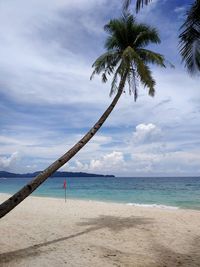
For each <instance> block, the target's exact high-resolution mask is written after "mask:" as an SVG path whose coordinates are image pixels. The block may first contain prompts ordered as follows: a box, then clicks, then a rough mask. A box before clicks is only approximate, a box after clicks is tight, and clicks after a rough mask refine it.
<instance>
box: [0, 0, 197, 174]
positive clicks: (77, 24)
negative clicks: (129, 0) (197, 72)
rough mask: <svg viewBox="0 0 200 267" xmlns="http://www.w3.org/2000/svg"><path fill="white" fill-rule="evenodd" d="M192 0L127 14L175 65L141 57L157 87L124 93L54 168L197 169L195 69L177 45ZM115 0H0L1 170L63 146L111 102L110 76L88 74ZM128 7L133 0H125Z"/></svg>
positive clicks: (40, 160)
mask: <svg viewBox="0 0 200 267" xmlns="http://www.w3.org/2000/svg"><path fill="white" fill-rule="evenodd" d="M190 4H191V1H171V0H154V1H153V2H152V3H151V4H150V5H149V6H148V7H145V8H144V9H143V10H142V11H141V12H140V13H139V14H137V16H136V18H137V20H138V21H139V22H145V23H148V24H149V25H151V26H153V27H156V28H157V29H158V31H159V33H160V37H161V40H162V42H161V44H160V45H153V46H151V47H150V48H151V49H152V50H154V51H157V52H159V53H162V54H163V55H165V57H166V58H167V60H169V61H170V62H171V63H173V64H174V66H175V68H171V67H170V66H168V67H167V68H166V69H160V68H158V67H155V66H150V67H151V69H152V72H153V76H154V78H155V80H156V95H155V97H154V98H152V97H149V96H148V94H147V91H146V90H145V89H144V88H143V87H142V86H140V88H139V89H140V90H139V96H138V99H137V102H134V97H133V96H130V95H129V94H128V91H127V93H124V94H123V95H122V97H121V99H120V100H119V102H118V104H117V106H116V107H115V109H114V111H113V112H112V113H111V115H110V116H109V118H108V119H107V121H106V122H105V124H104V125H103V126H102V128H101V129H100V130H99V132H98V133H97V134H96V136H94V138H93V139H92V140H91V141H90V142H89V143H88V144H87V145H86V146H85V147H84V148H83V149H82V150H81V151H80V152H79V153H78V154H77V155H75V156H74V157H73V158H72V159H71V160H70V161H69V162H68V163H67V164H65V166H64V167H62V168H61V169H60V170H61V171H81V172H89V173H101V174H114V175H116V176H122V177H123V176H124V177H125V176H137V177H139V176H141V177H142V176H147V177H148V176H193V175H195V176H197V175H200V140H199V133H200V124H199V121H200V88H199V81H200V77H199V76H193V77H191V76H190V75H189V74H188V73H187V71H186V69H185V68H184V64H182V63H181V58H180V56H179V54H178V33H179V32H178V30H179V28H180V25H181V24H182V22H183V20H184V16H185V12H186V10H187V8H188V7H189V5H190ZM121 7H122V1H121V0H74V1H68V0H56V1H53V0H42V1H41V0H29V1H27V0H15V1H11V0H1V2H0V25H1V30H0V170H4V171H10V172H17V173H28V172H33V171H38V170H43V169H44V168H46V167H48V165H50V164H51V163H52V162H53V161H54V160H56V159H57V158H58V157H60V156H61V155H63V154H64V153H65V152H66V151H67V150H68V149H70V148H71V146H73V145H74V144H75V143H76V142H77V141H78V140H79V139H80V138H81V137H82V136H83V135H84V134H85V133H86V132H87V131H88V130H89V129H90V127H92V126H93V125H94V123H95V122H96V121H97V120H98V118H99V117H100V116H101V114H102V113H103V112H104V111H105V109H106V108H107V107H108V105H109V104H110V103H111V101H112V98H110V97H109V90H110V81H111V79H110V80H109V81H108V83H106V84H103V83H102V82H101V80H100V78H99V77H95V78H94V79H93V80H92V81H90V75H91V73H92V64H93V62H94V61H95V59H96V58H97V57H98V56H99V55H101V54H102V53H103V52H104V51H105V50H104V42H105V38H106V36H107V35H106V33H105V32H104V30H103V26H104V25H105V24H106V23H107V22H108V21H109V20H110V19H112V18H117V17H120V16H121V13H122V10H121ZM131 11H132V12H134V1H133V5H132V6H131Z"/></svg>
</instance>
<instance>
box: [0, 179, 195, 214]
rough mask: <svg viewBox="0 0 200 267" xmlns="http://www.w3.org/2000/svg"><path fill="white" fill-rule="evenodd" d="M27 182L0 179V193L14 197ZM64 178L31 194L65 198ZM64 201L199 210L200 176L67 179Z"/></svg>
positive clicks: (51, 180) (50, 181)
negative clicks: (89, 201)
mask: <svg viewBox="0 0 200 267" xmlns="http://www.w3.org/2000/svg"><path fill="white" fill-rule="evenodd" d="M29 180H30V179H28V178H27V179H26V178H7V179H5V178H0V193H10V194H13V193H15V192H16V191H17V190H19V189H20V188H21V187H22V186H23V185H25V184H26V183H27V181H29ZM63 182H64V179H63V178H49V179H48V180H47V181H45V182H44V183H43V184H42V185H41V186H40V187H39V188H38V189H37V190H36V191H35V192H33V194H32V195H35V196H44V197H55V198H64V189H63V188H62V187H63ZM67 198H78V199H90V200H98V201H108V202H118V203H126V204H129V205H147V206H157V205H158V206H163V207H165V206H168V207H171V208H172V207H178V208H189V209H199V210H200V177H199V178H197V177H190V178H183V177H182V178H181V177H179V178H177V177H174V178H131V177H130V178H123V177H120V178H102V177H100V178H96V177H95V178H67Z"/></svg>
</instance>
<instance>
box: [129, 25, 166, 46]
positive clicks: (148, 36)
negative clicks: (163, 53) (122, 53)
mask: <svg viewBox="0 0 200 267" xmlns="http://www.w3.org/2000/svg"><path fill="white" fill-rule="evenodd" d="M137 32H138V35H137V38H136V39H135V41H134V44H135V45H136V46H140V47H141V46H147V45H148V44H149V43H155V44H159V43H160V42H161V40H160V38H159V35H158V31H157V30H156V29H155V28H153V27H150V26H148V25H146V24H140V25H138V27H137Z"/></svg>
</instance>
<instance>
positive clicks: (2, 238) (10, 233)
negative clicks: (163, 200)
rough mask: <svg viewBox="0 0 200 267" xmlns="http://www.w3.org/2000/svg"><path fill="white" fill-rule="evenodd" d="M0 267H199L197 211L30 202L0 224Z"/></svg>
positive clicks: (31, 199) (199, 218) (199, 221)
mask: <svg viewBox="0 0 200 267" xmlns="http://www.w3.org/2000/svg"><path fill="white" fill-rule="evenodd" d="M7 197H8V196H7V195H3V194H0V202H2V201H3V200H5V199H6V198H7ZM0 266H1V267H2V266H12V267H16V266H20V267H22V266H31V267H32V266H42V267H45V266H48V267H49V266H54V267H55V266H59V267H60V266H70V267H71V266H79V267H80V266H87V267H88V266H95V267H102V266H104V267H107V266H123V267H124V266H133V267H138V266H141V267H147V266H148V267H150V266H152V267H157V266H162V267H164V266H170V267H174V266H187V267H193V266H196V267H197V266H198V267H199V266H200V211H192V210H181V209H178V210H170V209H169V210H168V209H160V208H144V207H134V206H128V205H125V204H115V203H103V202H95V201H82V200H67V202H66V203H65V202H64V200H62V199H53V198H39V197H29V198H27V199H26V200H25V201H24V202H22V203H21V204H20V205H19V206H18V207H17V208H16V209H14V210H13V211H12V212H10V213H9V214H8V215H7V216H5V217H4V218H2V219H1V220H0Z"/></svg>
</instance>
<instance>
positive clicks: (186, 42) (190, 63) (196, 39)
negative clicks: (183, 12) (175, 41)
mask: <svg viewBox="0 0 200 267" xmlns="http://www.w3.org/2000/svg"><path fill="white" fill-rule="evenodd" d="M181 30H182V32H181V34H180V35H179V40H180V42H179V43H180V54H181V56H182V61H183V62H185V67H186V68H187V70H188V71H189V72H190V73H191V74H194V73H196V72H197V71H200V0H196V1H195V2H194V4H193V5H192V6H191V8H190V10H189V11H188V12H187V18H186V21H185V22H184V24H183V25H182V27H181Z"/></svg>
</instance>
